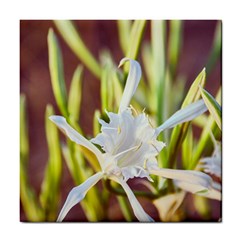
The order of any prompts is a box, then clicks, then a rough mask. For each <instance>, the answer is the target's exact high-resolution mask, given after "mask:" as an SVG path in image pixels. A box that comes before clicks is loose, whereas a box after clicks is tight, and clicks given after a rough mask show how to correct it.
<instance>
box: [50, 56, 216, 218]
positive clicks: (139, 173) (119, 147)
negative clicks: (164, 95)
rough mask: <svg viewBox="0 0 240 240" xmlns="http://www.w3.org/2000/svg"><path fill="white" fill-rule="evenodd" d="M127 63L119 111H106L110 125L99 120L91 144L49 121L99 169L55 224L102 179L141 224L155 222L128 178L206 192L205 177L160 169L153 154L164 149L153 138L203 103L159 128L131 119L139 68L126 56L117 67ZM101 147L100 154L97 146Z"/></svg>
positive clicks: (75, 190)
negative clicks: (115, 187) (120, 193)
mask: <svg viewBox="0 0 240 240" xmlns="http://www.w3.org/2000/svg"><path fill="white" fill-rule="evenodd" d="M126 61H130V70H129V75H128V78H127V82H126V86H125V89H124V92H123V96H122V99H121V103H120V107H119V111H118V113H112V112H107V115H108V117H109V122H108V123H107V122H105V121H103V120H101V119H99V123H100V124H101V133H99V134H98V135H97V136H96V137H95V138H93V139H91V140H90V141H89V140H87V139H86V138H84V137H83V136H82V135H80V134H79V133H78V132H77V131H76V130H74V129H73V128H72V127H71V126H70V125H69V124H68V123H67V121H66V119H65V118H64V117H61V116H51V117H50V119H51V120H52V121H53V122H54V123H55V124H56V125H57V126H58V127H59V128H60V129H62V130H63V131H64V133H65V134H66V135H67V136H68V137H69V138H70V139H71V140H72V141H74V142H75V143H77V144H80V145H82V146H84V147H86V148H88V149H89V150H90V151H92V152H93V153H94V154H95V155H96V157H97V159H98V161H99V164H100V166H101V171H100V172H98V173H96V174H94V175H93V176H91V177H90V178H88V179H87V180H86V181H85V182H84V183H82V184H81V185H79V186H77V187H75V188H73V189H72V190H71V191H70V193H69V195H68V197H67V200H66V202H65V204H64V206H63V208H62V210H61V212H60V214H59V217H58V219H57V221H62V220H63V219H64V217H65V216H66V214H67V213H68V211H69V210H70V209H71V208H72V207H73V206H74V205H76V204H77V203H78V202H80V201H81V200H82V199H83V198H84V197H85V195H86V193H87V191H88V190H89V189H90V188H91V187H92V186H93V185H94V184H96V183H97V182H98V181H99V180H100V179H102V178H108V179H111V180H113V181H115V182H117V183H119V184H120V185H121V186H122V187H123V189H124V190H125V192H126V194H127V196H128V199H129V201H130V204H131V206H132V208H133V212H134V214H135V216H136V218H137V219H138V220H139V221H142V222H149V221H153V219H152V218H151V217H150V216H149V215H148V214H147V213H146V212H145V211H144V209H143V208H142V206H141V205H140V203H139V202H138V200H137V199H136V197H135V196H134V194H133V192H132V190H131V189H130V188H129V186H128V184H127V180H128V179H129V178H134V177H140V178H143V177H146V178H147V179H149V180H150V181H153V180H152V179H151V177H150V174H155V175H159V176H162V177H164V178H169V179H176V180H181V181H184V182H187V183H189V184H192V185H193V186H195V187H196V188H197V189H201V190H206V189H209V187H210V185H211V182H212V179H211V177H209V176H208V175H207V174H205V173H202V172H199V171H191V170H175V169H164V168H159V167H158V164H157V159H156V156H157V155H158V154H159V152H160V151H161V150H162V149H163V148H164V147H165V143H163V142H161V141H158V140H157V137H158V135H159V134H160V132H162V131H163V130H165V129H167V128H172V127H174V126H175V125H177V124H180V123H183V122H186V121H190V120H192V119H193V118H195V117H197V116H198V115H200V114H202V113H203V112H205V111H206V110H207V108H206V106H205V104H204V102H203V101H202V100H200V101H197V102H195V103H192V104H190V105H189V106H187V107H186V108H184V109H182V110H179V111H178V112H176V113H175V114H174V115H172V117H170V118H169V119H168V120H167V121H166V122H165V123H163V124H162V125H161V126H159V127H158V128H154V127H152V125H151V124H150V122H149V119H148V117H147V115H146V114H145V113H141V114H139V115H135V114H134V113H135V112H134V111H133V109H132V108H129V104H130V101H131V98H132V96H133V94H134V93H135V91H136V89H137V86H138V84H139V81H140V79H141V67H140V65H139V63H138V62H137V61H135V60H131V59H128V58H124V59H122V60H121V62H120V64H119V66H121V65H122V64H124V63H125V62H126ZM95 144H97V145H99V146H100V147H101V148H102V150H103V153H102V152H101V151H100V150H99V149H98V148H97V147H96V146H95Z"/></svg>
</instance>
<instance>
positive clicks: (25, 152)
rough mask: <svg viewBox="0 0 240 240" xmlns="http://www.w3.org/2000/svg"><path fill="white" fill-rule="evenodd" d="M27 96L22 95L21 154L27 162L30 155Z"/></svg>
mask: <svg viewBox="0 0 240 240" xmlns="http://www.w3.org/2000/svg"><path fill="white" fill-rule="evenodd" d="M26 115H27V113H26V96H25V95H23V94H21V96H20V156H21V159H22V161H24V162H25V163H27V160H28V156H29V140H28V127H27V117H26Z"/></svg>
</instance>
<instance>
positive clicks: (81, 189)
mask: <svg viewBox="0 0 240 240" xmlns="http://www.w3.org/2000/svg"><path fill="white" fill-rule="evenodd" d="M102 177H103V172H98V173H96V174H94V175H93V176H91V177H90V178H88V179H87V180H86V181H85V182H84V183H82V184H81V185H79V186H77V187H75V188H73V189H72V190H71V191H70V193H69V194H68V197H67V200H66V202H65V203H64V205H63V208H62V210H61V212H60V214H59V216H58V219H57V222H61V221H62V220H63V219H64V218H65V216H66V215H67V213H68V212H69V210H70V209H71V208H72V207H73V206H75V205H76V204H77V203H79V202H80V201H81V200H82V199H83V198H84V197H85V195H86V193H87V191H88V190H89V189H90V188H91V187H92V186H93V185H95V184H96V183H97V182H98V181H99V180H100V179H101V178H102Z"/></svg>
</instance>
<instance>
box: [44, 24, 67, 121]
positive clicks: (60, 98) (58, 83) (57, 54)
mask: <svg viewBox="0 0 240 240" xmlns="http://www.w3.org/2000/svg"><path fill="white" fill-rule="evenodd" d="M48 55H49V69H50V75H51V82H52V88H53V93H54V96H55V99H56V102H57V105H58V107H59V109H60V111H61V113H62V115H63V116H65V117H67V116H68V110H67V92H66V86H65V80H64V70H63V61H62V54H61V50H60V47H59V44H58V40H57V37H56V36H55V34H54V32H53V30H52V29H49V32H48Z"/></svg>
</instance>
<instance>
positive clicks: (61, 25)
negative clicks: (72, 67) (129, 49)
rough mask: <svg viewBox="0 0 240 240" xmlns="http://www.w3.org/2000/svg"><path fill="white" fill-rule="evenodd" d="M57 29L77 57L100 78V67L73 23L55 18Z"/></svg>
mask: <svg viewBox="0 0 240 240" xmlns="http://www.w3.org/2000/svg"><path fill="white" fill-rule="evenodd" d="M54 23H55V25H56V27H57V29H58V30H59V32H60V33H61V35H62V37H63V39H64V40H65V41H66V43H67V44H68V45H69V47H70V48H71V49H72V51H73V52H74V53H75V54H76V55H77V57H78V58H79V59H80V60H81V61H82V63H84V64H85V65H86V67H87V68H88V69H89V70H90V71H91V72H92V73H93V74H94V75H95V76H96V77H97V78H99V79H100V77H101V68H100V66H99V63H98V62H97V60H96V59H95V58H94V56H93V55H92V54H91V52H90V51H89V50H88V48H87V47H86V45H85V43H84V42H83V40H82V38H81V36H80V33H78V32H77V30H76V28H75V26H74V24H73V23H72V22H71V21H68V20H56V21H54Z"/></svg>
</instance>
